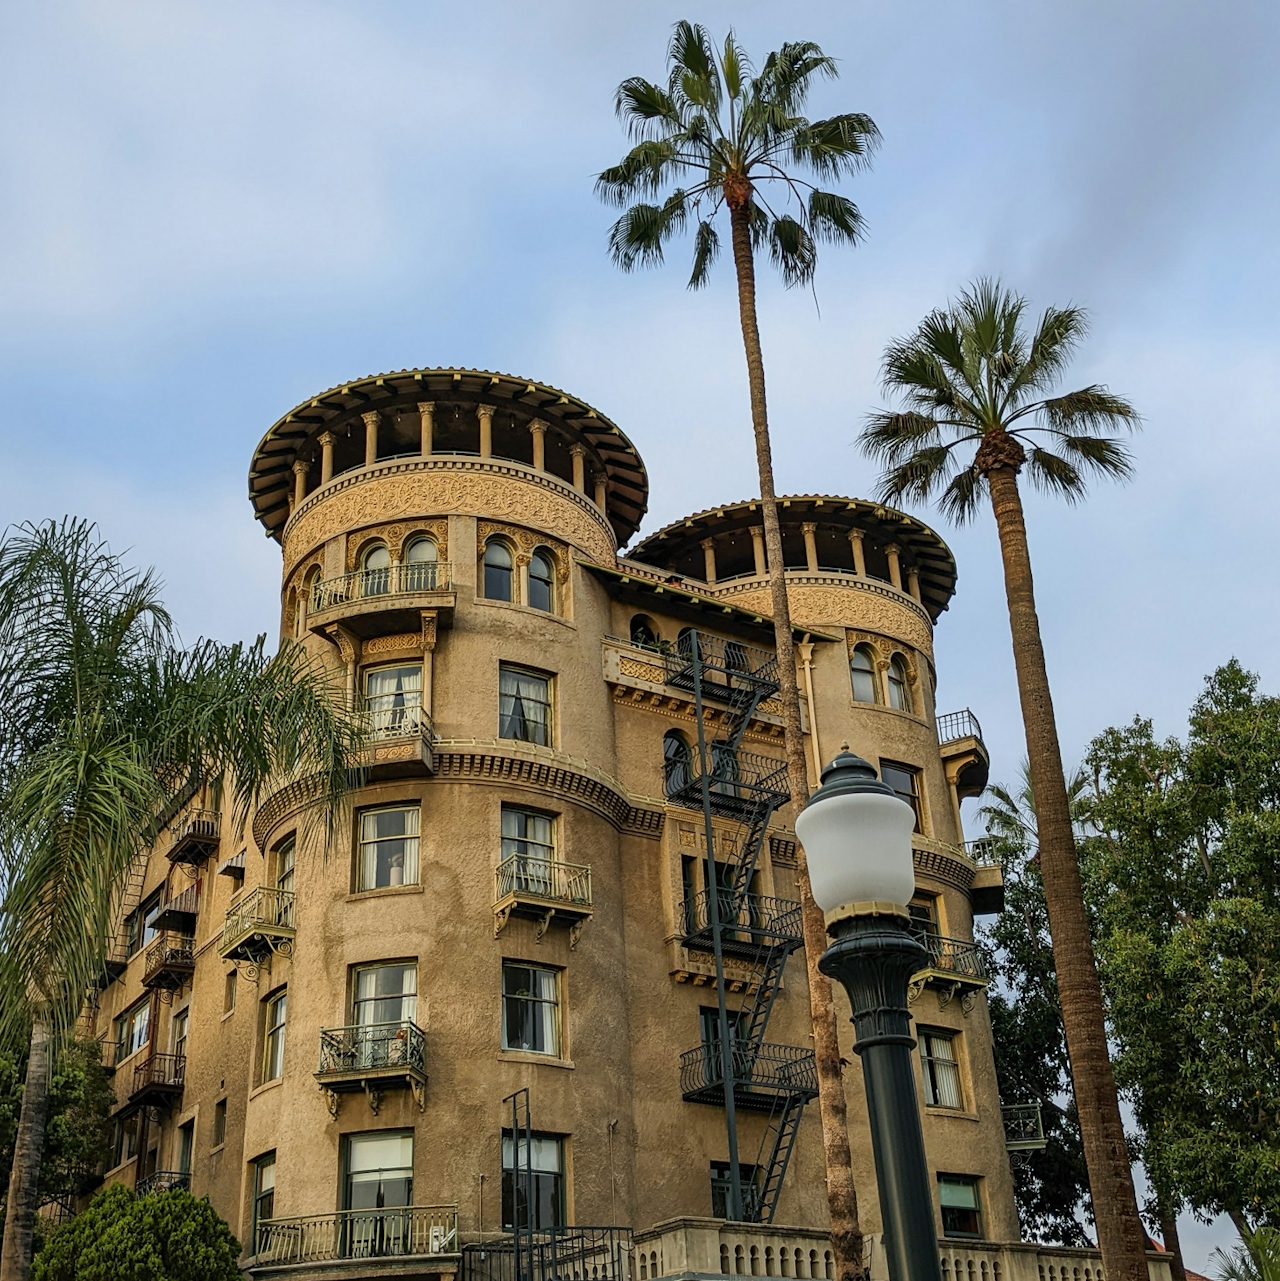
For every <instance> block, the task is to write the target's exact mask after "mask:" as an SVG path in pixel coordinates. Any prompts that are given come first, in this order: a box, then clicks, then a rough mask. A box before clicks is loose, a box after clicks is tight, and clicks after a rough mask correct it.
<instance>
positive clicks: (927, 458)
mask: <svg viewBox="0 0 1280 1281" xmlns="http://www.w3.org/2000/svg"><path fill="white" fill-rule="evenodd" d="M955 470H956V461H955V458H954V456H953V455H952V452H951V450H950V449H949V448H947V446H946V445H929V446H925V447H924V448H922V449H917V450H916V451H915V452H914V453H912V455H911V456H910V457H909V458H908V459H906V461H905V462H902V463H899V464H898V465H897V466H896V467H891V468H890V469H889V470H888V471H887V472H886V473H885V474H884V476H883V477H882V478H881V481H880V485H879V488H878V489H877V490H876V493H877V495H878V496H879V498H880V499H881V501H882V502H886V503H895V504H896V503H900V502H903V501H906V502H923V501H924V500H925V499H928V498H931V497H932V496H933V495H934V494H935V493H937V492H938V490H939V489H942V488H943V487H944V485H945V484H946V483H947V481H948V480H950V479H951V477H952V476H953V475H954V474H955Z"/></svg>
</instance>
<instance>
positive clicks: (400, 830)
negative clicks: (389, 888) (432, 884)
mask: <svg viewBox="0 0 1280 1281" xmlns="http://www.w3.org/2000/svg"><path fill="white" fill-rule="evenodd" d="M421 815H422V811H421V810H420V809H419V807H418V806H416V805H409V806H400V807H397V808H396V809H385V810H368V811H366V812H365V813H363V814H361V815H360V864H359V875H358V877H357V880H356V888H357V889H361V890H376V889H381V888H382V887H383V886H386V885H417V883H418V829H419V826H420V823H421Z"/></svg>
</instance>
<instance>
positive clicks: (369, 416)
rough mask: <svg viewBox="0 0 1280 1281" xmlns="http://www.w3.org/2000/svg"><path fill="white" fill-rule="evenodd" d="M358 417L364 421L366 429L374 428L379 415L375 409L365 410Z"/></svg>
mask: <svg viewBox="0 0 1280 1281" xmlns="http://www.w3.org/2000/svg"><path fill="white" fill-rule="evenodd" d="M360 417H361V418H363V419H364V425H365V426H366V427H376V426H377V425H378V422H379V420H380V418H381V415H380V414H379V413H378V411H377V410H376V409H366V410H365V411H364V413H363V414H361V415H360Z"/></svg>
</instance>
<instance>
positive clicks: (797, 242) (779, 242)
mask: <svg viewBox="0 0 1280 1281" xmlns="http://www.w3.org/2000/svg"><path fill="white" fill-rule="evenodd" d="M769 259H770V261H771V262H772V263H773V265H774V266H775V267H777V268H778V270H779V271H780V272H781V273H782V281H783V283H784V284H785V285H786V286H787V287H788V288H791V287H792V286H793V285H804V284H808V283H809V281H811V280H812V279H813V273H814V269H815V268H816V267H817V264H818V247H817V245H816V244H815V243H814V239H813V237H812V236H811V235H810V234H809V232H808V231H807V230H806V229H805V227H804V225H803V224H802V223H800V222H798V221H797V220H796V219H795V218H792V217H791V216H790V215H789V214H783V215H782V217H781V218H773V219H771V220H770V223H769Z"/></svg>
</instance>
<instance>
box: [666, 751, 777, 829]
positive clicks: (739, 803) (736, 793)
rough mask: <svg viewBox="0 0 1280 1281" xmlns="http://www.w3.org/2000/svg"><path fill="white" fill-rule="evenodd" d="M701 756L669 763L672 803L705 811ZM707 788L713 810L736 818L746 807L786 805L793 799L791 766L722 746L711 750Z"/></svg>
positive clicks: (667, 780)
mask: <svg viewBox="0 0 1280 1281" xmlns="http://www.w3.org/2000/svg"><path fill="white" fill-rule="evenodd" d="M698 757H699V753H698V752H697V751H696V750H694V751H691V752H690V753H689V755H688V756H687V757H684V758H677V759H675V760H672V761H668V762H667V766H666V779H665V787H666V793H667V797H668V799H670V800H672V801H675V802H676V803H677V804H680V805H689V806H692V807H693V808H695V809H701V808H702V777H703V775H702V767H701V762H700V761H699V759H698ZM707 758H708V759H707V765H708V770H707V784H708V789H709V791H710V799H711V810H712V812H713V813H715V814H721V815H729V816H731V817H736V816H739V815H741V813H742V811H743V809H744V807H746V806H754V805H757V804H760V803H762V802H765V801H772V802H773V803H774V804H775V805H780V804H784V803H785V802H786V801H787V800H788V799H789V798H790V796H791V789H790V787H789V785H788V782H787V763H786V761H784V760H779V759H778V757H776V756H760V755H757V754H756V753H754V752H742V751H733V750H731V749H729V748H727V747H722V746H721V745H720V744H718V743H710V744H708V747H707Z"/></svg>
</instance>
